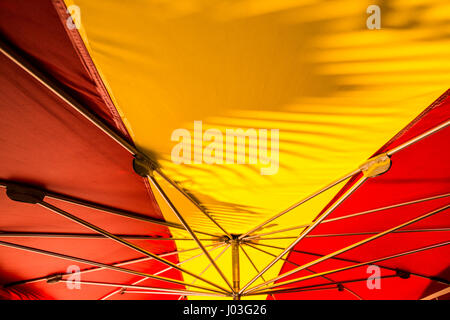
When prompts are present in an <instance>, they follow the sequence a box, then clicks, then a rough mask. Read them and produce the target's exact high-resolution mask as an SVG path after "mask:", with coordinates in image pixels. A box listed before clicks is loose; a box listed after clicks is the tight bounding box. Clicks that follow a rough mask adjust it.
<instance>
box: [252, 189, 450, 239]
mask: <svg viewBox="0 0 450 320" xmlns="http://www.w3.org/2000/svg"><path fill="white" fill-rule="evenodd" d="M449 196H450V193H445V194H440V195H437V196H432V197H428V198H422V199H417V200H412V201H408V202H402V203H398V204H394V205H390V206H386V207H381V208H376V209H371V210H366V211H362V212H357V213H353V214H349V215H345V216H340V217H336V218H330V219H325V220H323V221H322V223H328V222H333V221H338V220H343V219H348V218H353V217H357V216H361V215H366V214H369V213H374V212H378V211H383V210H388V209H394V208H398V207H402V206H406V205H410V204H416V203H421V202H425V201H430V200H436V199H441V198H445V197H449ZM310 225H311V223H308V224H303V225H300V226H296V227H291V228H286V229H282V230H275V231H271V232H266V233H260V234H255V235H253V236H248V237H245V239H246V240H250V239H256V238H259V237H261V236H267V235H271V234H275V233H281V232H287V231H292V230H296V229H302V228H306V227H309V226H310Z"/></svg>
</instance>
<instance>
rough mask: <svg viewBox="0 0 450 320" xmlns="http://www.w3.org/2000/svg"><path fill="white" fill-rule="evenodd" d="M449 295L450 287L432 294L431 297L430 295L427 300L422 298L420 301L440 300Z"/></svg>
mask: <svg viewBox="0 0 450 320" xmlns="http://www.w3.org/2000/svg"><path fill="white" fill-rule="evenodd" d="M448 293H450V287H448V288H445V289H442V290H439V291H438V292H435V293H433V294H430V295H428V296H426V297H425V298H422V299H420V300H433V299H436V300H438V298H439V297H442V296H444V295H446V294H448Z"/></svg>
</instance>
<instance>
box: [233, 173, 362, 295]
mask: <svg viewBox="0 0 450 320" xmlns="http://www.w3.org/2000/svg"><path fill="white" fill-rule="evenodd" d="M366 180H367V178H366V177H362V178H361V179H360V180H358V182H356V183H355V184H354V185H353V186H352V187H351V188H350V189H349V190H347V192H346V193H345V194H344V195H343V196H342V197H341V198H339V199H338V200H337V201H336V202H335V203H334V204H333V205H332V206H331V207H329V208H328V209H327V210H326V211H325V212H324V213H323V214H322V215H321V216H320V218H319V219H317V220H316V221H315V222H314V223H313V224H312V225H311V226H310V227H309V228H308V229H306V230H305V231H304V232H303V233H302V234H300V236H298V237H297V239H296V240H294V242H292V243H291V244H290V245H289V246H288V247H287V248H286V249H285V250H284V251H283V252H282V253H280V254H279V255H278V256H277V257H276V258H275V259H273V260H272V261H271V262H270V263H269V264H268V265H267V266H266V267H265V268H264V269H263V270H262V271H261V272H260V273H259V274H258V275H257V276H255V277H254V278H253V279H252V280H250V282H248V283H247V284H246V285H245V286H244V287H243V288H242V289H241V291H240V292H239V293H240V294H242V293H243V292H245V290H246V289H247V288H248V287H249V286H250V285H252V283H254V282H255V281H256V280H257V279H258V278H259V277H260V276H261V275H262V274H264V273H265V272H266V271H267V270H269V269H270V268H271V267H272V266H273V265H274V264H275V263H276V262H277V261H278V260H280V259H281V258H282V257H283V256H284V255H285V254H286V253H288V252H289V251H290V250H291V249H293V248H294V247H295V246H296V245H297V244H298V243H299V242H300V241H301V240H302V239H303V238H304V237H305V236H306V235H308V233H310V232H311V231H312V230H313V229H314V228H315V227H316V226H317V225H319V224H320V223H321V222H322V221H323V220H324V219H325V218H326V217H327V216H328V215H329V214H330V213H331V212H333V211H334V210H335V209H336V208H337V207H338V206H339V205H340V204H341V203H342V202H344V201H345V199H347V198H348V197H349V196H350V195H351V194H353V192H354V191H355V190H356V189H358V188H359V186H361V185H362V184H363V183H364V181H366Z"/></svg>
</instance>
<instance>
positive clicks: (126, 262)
mask: <svg viewBox="0 0 450 320" xmlns="http://www.w3.org/2000/svg"><path fill="white" fill-rule="evenodd" d="M214 245H215V244H209V245H207V246H205V247H211V246H214ZM195 250H199V248H197V247H196V248H190V249H184V250H176V251H171V252H166V253H162V254H158V256H159V257H161V258H162V257H168V256H172V255H175V254H180V253H183V252H189V251H195ZM149 260H154V259H153V258H151V257H148V256H145V257H141V258H137V259H130V260H125V261H122V262H117V263H114V264H112V266H114V267H122V266H126V265H129V264H134V263H139V262H144V261H149ZM104 269H105V268H104V267H94V268H88V269H84V270H80V272H78V273H79V274H85V273H91V272H95V271H100V270H104ZM70 274H72V273H61V274H58V275H61V276H67V275H70ZM53 277H54V276H48V275H46V276H43V277H38V278H33V279H26V280H20V281H15V282H10V283H7V284H4V285H3V287H5V288H6V287H8V288H9V287H12V286H17V285H22V284H27V283H35V282H39V281H44V280H45V281H46V280H49V278H53Z"/></svg>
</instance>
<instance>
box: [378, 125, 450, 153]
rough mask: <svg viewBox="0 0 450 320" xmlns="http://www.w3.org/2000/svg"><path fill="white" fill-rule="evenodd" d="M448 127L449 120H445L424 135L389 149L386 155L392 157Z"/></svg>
mask: <svg viewBox="0 0 450 320" xmlns="http://www.w3.org/2000/svg"><path fill="white" fill-rule="evenodd" d="M449 125H450V120H447V121H445V122H443V123H441V124H439V125H437V126H434V127H433V128H431V129H430V130H427V131H425V132H424V133H422V134H420V135H418V136H416V137H415V138H412V139H410V140H408V141H406V142H405V143H402V144H401V145H399V146H397V147H395V148H392V149H390V150H389V151H387V152H386V154H387V155H388V156H392V155H393V154H396V153H397V152H399V151H401V150H403V149H405V148H407V147H409V146H411V145H413V144H415V143H416V142H419V141H421V140H423V139H425V138H426V137H429V136H431V135H432V134H434V133H436V132H438V131H440V130H442V129H444V128H446V127H448V126H449Z"/></svg>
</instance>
